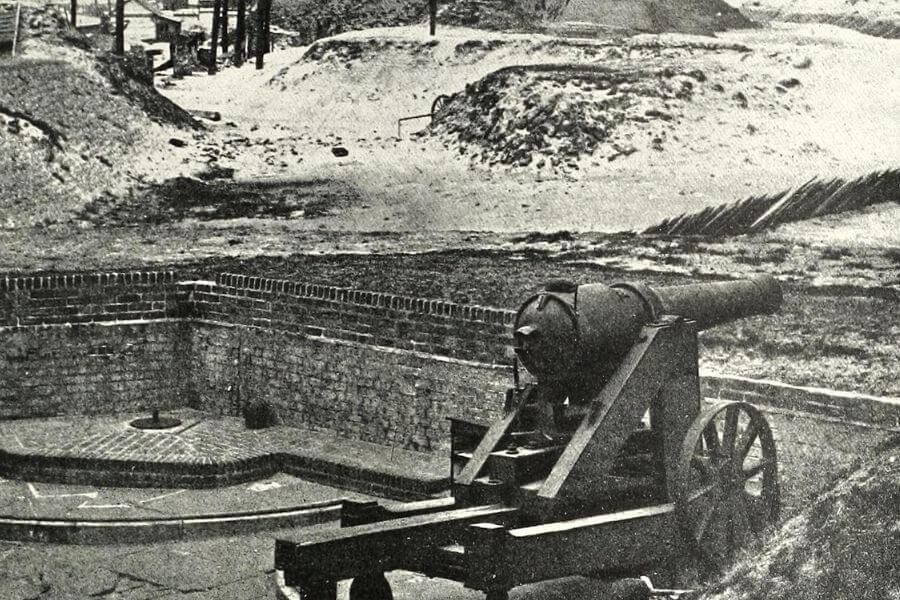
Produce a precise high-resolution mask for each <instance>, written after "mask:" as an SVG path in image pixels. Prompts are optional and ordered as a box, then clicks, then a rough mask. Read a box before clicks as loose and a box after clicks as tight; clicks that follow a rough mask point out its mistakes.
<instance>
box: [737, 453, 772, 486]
mask: <svg viewBox="0 0 900 600" xmlns="http://www.w3.org/2000/svg"><path fill="white" fill-rule="evenodd" d="M774 464H775V461H774V460H772V459H771V458H766V459H764V460H761V461H759V462H758V463H756V464H755V465H753V466H752V467H750V468H749V469H744V481H747V480H748V479H753V478H754V477H756V476H757V475H759V474H760V473H761V472H762V471H764V470H765V469H767V468H768V467H770V466H772V465H774Z"/></svg>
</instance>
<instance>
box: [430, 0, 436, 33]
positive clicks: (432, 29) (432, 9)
mask: <svg viewBox="0 0 900 600" xmlns="http://www.w3.org/2000/svg"><path fill="white" fill-rule="evenodd" d="M436 29H437V0H428V33H430V34H431V35H434V32H435V30H436Z"/></svg>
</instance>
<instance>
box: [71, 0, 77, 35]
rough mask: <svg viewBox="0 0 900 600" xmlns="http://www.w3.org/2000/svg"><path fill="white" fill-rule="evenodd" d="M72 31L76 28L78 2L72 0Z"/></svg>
mask: <svg viewBox="0 0 900 600" xmlns="http://www.w3.org/2000/svg"><path fill="white" fill-rule="evenodd" d="M71 5H72V12H71V15H72V29H75V28H76V27H78V0H72V3H71Z"/></svg>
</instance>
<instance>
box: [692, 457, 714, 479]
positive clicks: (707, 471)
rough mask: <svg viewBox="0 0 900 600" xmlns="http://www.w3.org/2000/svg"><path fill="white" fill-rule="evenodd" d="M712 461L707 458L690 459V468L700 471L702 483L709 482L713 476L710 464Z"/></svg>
mask: <svg viewBox="0 0 900 600" xmlns="http://www.w3.org/2000/svg"><path fill="white" fill-rule="evenodd" d="M711 462H712V461H711V460H710V458H709V457H708V456H698V455H696V454H695V455H694V456H692V457H691V466H692V467H696V469H697V470H698V471H700V476H701V477H702V479H703V481H709V480H710V479H711V478H712V476H713V468H712V465H711V464H710V463H711Z"/></svg>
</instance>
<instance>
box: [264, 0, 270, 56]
mask: <svg viewBox="0 0 900 600" xmlns="http://www.w3.org/2000/svg"><path fill="white" fill-rule="evenodd" d="M265 5H266V12H265V13H264V14H265V16H266V20H265V27H264V28H263V32H265V35H266V44H265V49H266V54H268V53H269V52H271V51H272V35H271V29H272V0H265Z"/></svg>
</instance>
